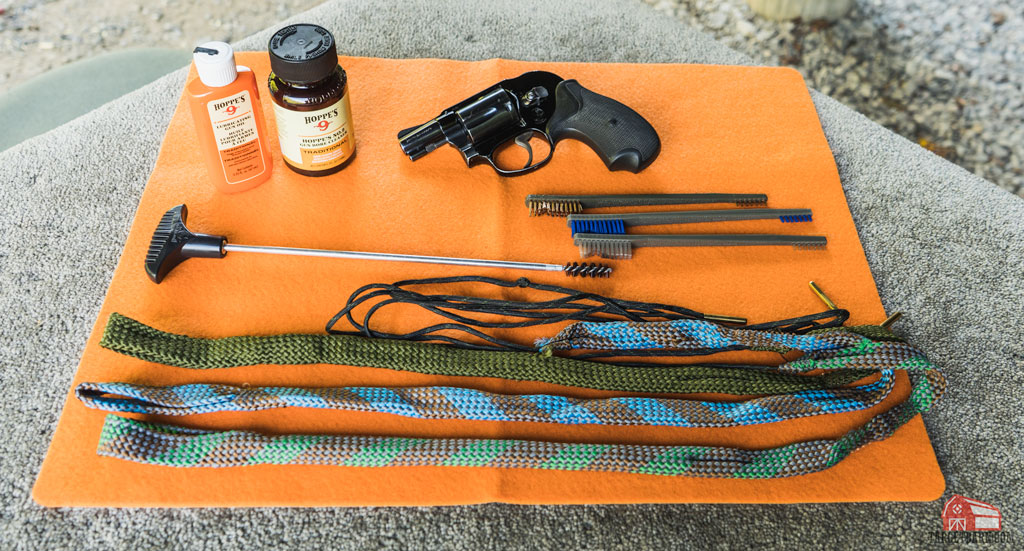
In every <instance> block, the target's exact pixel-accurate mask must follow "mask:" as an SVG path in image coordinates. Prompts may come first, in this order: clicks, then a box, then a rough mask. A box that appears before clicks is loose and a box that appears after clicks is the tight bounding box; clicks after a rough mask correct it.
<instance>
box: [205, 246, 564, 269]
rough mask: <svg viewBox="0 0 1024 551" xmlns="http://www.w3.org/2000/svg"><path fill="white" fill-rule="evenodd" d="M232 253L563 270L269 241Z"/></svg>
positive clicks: (226, 249)
mask: <svg viewBox="0 0 1024 551" xmlns="http://www.w3.org/2000/svg"><path fill="white" fill-rule="evenodd" d="M223 249H224V252H229V253H234V252H237V253H260V254H280V255H290V256H319V257H324V258H347V259H351V260H386V261H390V262H418V263H420V264H450V265H453V266H476V267H480V268H509V269H513V270H536V271H542V272H561V271H562V268H563V267H562V265H560V264H542V263H539V262H512V261H507V260H480V259H476V258H453V257H447V256H420V255H414V254H392V253H364V252H356V251H331V250H327V249H300V248H295V247H270V246H266V245H236V244H233V243H227V244H225V245H224V247H223Z"/></svg>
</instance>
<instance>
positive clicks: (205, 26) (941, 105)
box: [0, 0, 1024, 197]
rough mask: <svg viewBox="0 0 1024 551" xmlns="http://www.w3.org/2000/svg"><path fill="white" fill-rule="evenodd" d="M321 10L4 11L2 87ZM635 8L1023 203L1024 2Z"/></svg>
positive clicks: (232, 1) (727, 3) (74, 7)
mask: <svg viewBox="0 0 1024 551" xmlns="http://www.w3.org/2000/svg"><path fill="white" fill-rule="evenodd" d="M0 1H2V0H0ZM321 1H322V0H278V1H275V2H273V3H271V2H269V1H267V0H205V1H202V2H200V1H199V0H185V1H180V0H152V1H135V2H133V1H126V0H108V1H105V2H90V1H88V0H26V1H23V2H19V3H16V4H13V5H10V6H5V7H3V6H4V4H2V3H0V9H2V10H3V13H2V14H0V87H2V88H8V87H10V86H13V85H16V84H18V83H21V82H24V81H25V80H27V79H29V78H31V77H33V76H35V75H37V74H40V73H42V72H44V71H46V70H49V69H51V68H53V67H57V66H60V65H62V64H64V63H68V62H71V61H75V60H77V59H81V58H84V57H88V56H91V55H95V54H98V53H101V52H104V51H109V50H115V49H120V48H128V47H139V46H155V47H168V48H190V47H192V46H193V45H194V44H196V43H198V42H201V41H204V40H225V41H228V42H230V41H233V40H237V39H240V38H242V37H244V36H247V35H249V34H252V33H254V32H256V31H258V30H260V29H262V28H264V27H268V26H271V25H273V24H274V22H276V21H279V20H281V19H284V18H285V17H287V16H288V15H292V14H295V13H298V12H300V11H303V10H306V9H309V8H310V7H312V6H315V5H317V4H319V3H321ZM633 1H643V2H646V3H647V4H650V5H652V6H654V7H655V9H657V10H659V11H662V12H666V13H669V14H671V15H674V16H675V17H678V18H679V19H682V20H684V21H686V22H687V23H689V24H691V25H693V26H695V27H697V28H699V29H702V30H703V31H705V32H707V33H710V34H712V35H714V36H715V37H716V38H718V39H719V40H721V41H722V42H724V43H726V44H728V45H729V46H731V47H732V48H735V49H737V50H740V51H743V52H745V53H747V54H748V55H750V56H752V57H753V58H755V59H758V60H760V61H762V62H764V63H766V64H773V65H789V66H792V67H795V68H797V69H798V70H800V71H801V72H802V73H803V75H804V77H805V78H806V79H807V81H808V83H809V84H810V85H811V86H814V87H815V88H817V89H819V90H821V91H822V92H825V93H827V94H830V95H832V96H833V97H835V98H837V99H839V100H840V101H842V102H844V103H846V104H847V105H849V106H851V107H853V108H854V109H856V110H858V111H860V112H861V113H864V114H865V115H867V116H868V117H870V118H872V119H873V120H875V121H876V122H878V123H880V124H882V125H884V126H886V127H888V128H890V129H892V130H893V131H895V132H897V133H899V134H901V135H903V136H906V137H907V138H910V139H911V140H913V141H915V142H918V143H920V144H921V145H923V146H925V147H927V148H929V149H931V150H932V151H933V152H935V153H936V154H938V155H941V156H943V157H946V158H947V159H949V160H951V161H953V162H955V163H957V164H959V165H961V166H963V167H965V168H966V169H968V170H970V171H972V172H974V173H975V174H978V175H980V176H983V177H985V178H987V179H989V180H991V181H993V182H996V183H997V184H999V185H1000V186H1002V187H1003V188H1005V189H1007V190H1010V191H1011V192H1014V193H1017V194H1018V195H1020V196H1022V197H1024V3H1022V2H1021V0H974V1H973V2H970V3H949V2H945V1H943V0H858V4H857V7H856V8H855V9H854V10H853V12H851V13H850V14H849V15H848V16H847V17H846V18H844V19H842V20H841V21H839V22H836V23H834V24H830V23H827V22H823V21H812V22H800V21H786V22H775V21H770V20H767V19H764V18H762V17H760V16H757V15H755V14H754V13H753V12H751V10H750V9H749V8H748V7H747V5H746V3H745V2H744V1H743V0H633Z"/></svg>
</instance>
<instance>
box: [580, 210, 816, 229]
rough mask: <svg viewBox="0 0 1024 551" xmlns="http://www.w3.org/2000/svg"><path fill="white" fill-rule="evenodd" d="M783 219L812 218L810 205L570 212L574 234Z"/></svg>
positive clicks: (804, 219) (786, 220) (797, 220)
mask: <svg viewBox="0 0 1024 551" xmlns="http://www.w3.org/2000/svg"><path fill="white" fill-rule="evenodd" d="M772 218H778V219H779V220H780V221H781V222H811V221H812V216H811V210H810V209H727V210H689V211H679V212H631V213H621V214H570V215H569V227H570V228H572V234H573V235H576V234H577V233H603V234H623V233H626V228H627V227H632V226H657V225H662V224H692V223H697V222H724V221H729V220H770V219H772Z"/></svg>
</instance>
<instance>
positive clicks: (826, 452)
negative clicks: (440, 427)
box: [97, 315, 946, 478]
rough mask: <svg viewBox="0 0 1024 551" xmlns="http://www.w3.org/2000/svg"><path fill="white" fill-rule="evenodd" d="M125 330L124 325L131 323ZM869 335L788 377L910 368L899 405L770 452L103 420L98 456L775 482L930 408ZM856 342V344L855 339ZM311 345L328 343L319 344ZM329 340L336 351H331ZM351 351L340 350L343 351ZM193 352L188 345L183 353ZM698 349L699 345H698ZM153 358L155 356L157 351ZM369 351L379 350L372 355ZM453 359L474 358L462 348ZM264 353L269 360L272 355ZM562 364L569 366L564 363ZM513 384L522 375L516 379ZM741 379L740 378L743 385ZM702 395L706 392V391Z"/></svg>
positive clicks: (134, 343)
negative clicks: (281, 432)
mask: <svg viewBox="0 0 1024 551" xmlns="http://www.w3.org/2000/svg"><path fill="white" fill-rule="evenodd" d="M125 320H127V319H125ZM128 322H131V321H130V320H128ZM113 323H114V315H112V319H111V324H109V325H108V330H109V329H110V328H111V325H112V324H113ZM132 324H135V325H136V326H141V324H137V323H134V322H132V323H131V324H127V325H128V326H131V325H132ZM134 329H136V330H141V338H136V339H134V340H132V339H127V342H125V339H121V338H118V336H117V335H115V338H113V339H111V340H109V341H108V339H106V337H108V335H106V333H104V337H103V339H104V341H106V344H104V346H108V347H109V348H114V349H118V350H119V351H122V352H123V353H129V354H130V355H136V356H137V357H143V358H148V357H153V356H160V354H161V353H162V352H166V351H168V348H170V349H172V351H173V348H174V347H177V346H183V347H185V348H187V349H188V351H189V353H193V354H196V357H190V358H189V359H190V361H195V359H199V361H200V362H201V363H202V361H204V359H209V358H210V357H211V356H212V357H213V358H215V359H214V362H213V363H214V364H217V363H218V362H219V363H220V365H218V366H217V367H224V366H223V364H224V363H227V364H232V363H234V365H254V364H265V363H272V362H267V361H266V359H265V356H263V361H261V362H252V364H238V363H237V362H239V359H227V361H226V362H225V359H224V358H223V356H220V355H219V354H222V353H225V352H230V351H231V350H230V346H228V347H227V349H226V350H225V349H223V347H222V346H221V343H222V342H223V341H229V340H230V339H211V340H207V339H191V338H190V337H185V336H180V335H170V334H165V333H162V332H159V331H157V330H154V329H152V328H146V327H145V326H141V328H139V327H134ZM577 331H579V330H577ZM871 332H877V330H876V329H864V328H849V329H839V330H821V331H816V332H813V335H814V336H815V337H819V338H820V340H817V341H813V342H801V345H802V346H805V347H807V348H809V349H810V351H809V352H808V353H807V356H805V357H804V358H801V359H798V361H797V362H796V363H794V362H791V363H788V364H790V369H792V370H793V371H797V372H800V371H804V370H807V369H818V368H821V367H823V368H824V369H838V370H840V371H839V372H835V373H845V374H848V375H849V374H851V373H858V374H863V373H869V372H865V371H861V370H853V371H850V370H848V369H847V367H848V366H851V365H855V366H870V369H872V370H882V371H883V373H885V371H886V370H890V369H906V370H908V375H909V378H910V384H911V390H910V395H909V397H908V398H907V399H906V400H905V401H903V402H902V404H900V405H898V406H896V407H894V408H892V409H891V410H889V411H887V412H885V413H883V414H880V415H877V416H874V417H873V418H871V419H870V420H868V422H867V423H865V424H864V425H862V426H860V427H858V428H855V429H853V430H851V431H849V432H848V433H846V434H845V435H843V436H842V437H840V438H838V439H834V440H833V439H824V440H813V441H807V442H797V443H792V444H787V446H783V447H779V448H774V449H769V450H757V451H751V450H738V449H731V448H720V447H672V446H668V447H667V446H637V444H594V443H560V442H543V441H530V440H500V439H496V440H484V439H451V438H440V439H428V438H397V437H384V436H325V435H285V436H265V435H260V434H257V433H252V432H242V431H219V432H218V431H201V430H194V429H181V428H177V427H173V426H167V425H158V424H151V423H143V422H139V421H134V420H131V419H124V418H120V417H117V416H114V415H109V416H108V418H106V421H105V422H104V427H103V432H102V435H101V438H100V442H99V447H98V449H97V453H98V454H100V455H103V456H110V457H116V458H121V459H126V460H129V461H135V462H140V463H150V464H160V465H170V466H181V467H225V466H243V465H253V464H266V463H270V464H278V465H287V464H314V465H344V466H367V467H384V466H421V465H422V466H464V467H470V466H472V467H498V468H538V469H558V470H587V471H606V472H632V473H647V474H663V475H684V476H702V477H735V478H776V477H785V476H794V475H799V474H807V473H811V472H816V471H820V470H823V469H826V468H828V467H830V466H833V465H835V464H837V463H839V462H840V461H842V460H843V459H844V458H846V457H847V456H849V455H850V454H851V453H852V452H853V451H854V450H857V449H859V448H860V447H862V446H865V444H867V443H869V442H871V441H878V440H883V439H885V438H888V437H889V436H891V435H892V434H893V432H895V430H896V429H898V428H899V427H900V426H902V425H903V424H905V423H906V422H908V421H909V420H910V419H912V418H913V417H914V416H915V415H918V414H919V413H922V412H924V411H927V410H928V409H930V408H931V407H932V406H933V405H934V404H935V402H936V400H938V399H939V397H940V396H941V395H942V393H943V392H944V390H945V384H946V383H945V379H944V378H943V377H942V375H941V373H939V371H938V370H937V369H935V368H934V366H932V365H931V364H929V363H928V361H927V358H925V357H924V356H923V354H921V353H920V351H918V350H916V349H913V348H912V347H909V346H893V345H899V344H901V343H900V341H899V340H898V339H895V338H893V337H892V336H891V335H887V334H882V338H880V339H878V340H872V339H871V335H870V333H871ZM122 336H123V335H122ZM858 336H859V337H862V338H861V339H858V338H857V337H858ZM310 337H314V336H310V335H283V336H278V337H245V338H241V339H247V340H248V339H270V343H271V344H273V345H275V346H282V345H284V346H285V347H286V348H290V347H294V346H302V345H304V344H308V343H309V338H310ZM560 337H564V335H560ZM732 337H733V338H734V340H737V339H736V338H737V337H743V336H742V335H740V336H737V335H732ZM720 339H721V340H720V341H719V342H717V343H713V346H735V345H736V344H735V342H729V341H728V340H727V339H725V338H724V337H720ZM367 340H372V339H367ZM313 342H319V343H321V344H328V343H324V342H321V341H313ZM389 342H390V341H389ZM553 342H558V343H560V344H561V343H564V342H565V339H562V340H559V339H555V340H554V341H553ZM737 342H738V341H737ZM236 343H237V341H232V342H231V343H230V344H231V345H232V346H237V345H238V344H236ZM245 344H246V342H243V345H245ZM249 344H252V342H249ZM263 344H265V343H264V342H263V341H258V340H257V341H255V346H256V347H259V346H261V345H263ZM330 344H331V345H334V344H335V343H333V342H332V343H330ZM353 344H354V343H347V346H352V345H353ZM403 344H409V343H403ZM190 345H195V346H191V347H190ZM354 345H355V346H358V345H357V344H354ZM699 345H700V346H703V347H706V348H707V347H708V344H707V343H703V344H699ZM739 345H740V346H744V347H749V346H750V344H749V343H746V342H740V343H739ZM760 345H763V346H769V347H779V348H785V349H793V348H790V347H788V346H790V344H788V343H781V342H778V341H770V342H764V343H761V344H760ZM424 347H425V345H419V347H418V348H413V349H411V350H412V354H413V355H414V356H417V355H418V356H421V357H422V356H423V355H429V354H430V353H431V351H430V350H426V349H425V348H424ZM325 348H327V347H325ZM732 349H735V348H732ZM155 351H156V352H157V353H156V354H154V352H155ZM266 351H267V350H265V349H260V350H259V352H260V353H263V352H266ZM269 351H271V352H273V348H272V347H271V348H270V349H269ZM286 351H287V350H286ZM346 351H348V352H351V349H346ZM243 352H244V350H243ZM323 352H324V350H316V351H315V353H323ZM376 352H378V353H380V350H377V351H376ZM459 352H460V353H466V352H471V351H467V350H459ZM315 353H314V354H312V355H311V356H307V357H306V359H310V358H311V357H316V356H315ZM495 354H498V353H496V352H490V353H487V354H486V355H484V356H483V357H482V358H479V357H478V358H475V359H488V358H489V357H490V356H493V355H495ZM509 354H511V352H509ZM171 355H173V353H172V354H171ZM356 355H358V354H356ZM525 355H526V356H529V357H532V358H535V361H536V359H537V358H540V361H541V362H543V363H549V362H551V363H558V362H562V361H567V358H559V357H549V358H542V357H541V356H540V355H539V354H525ZM146 356H148V357H146ZM255 357H260V356H258V355H257V356H255ZM271 357H274V358H276V356H271ZM430 357H431V361H436V359H437V357H436V356H430ZM252 359H253V356H246V358H245V361H252ZM447 359H462V361H465V359H466V357H465V356H462V357H459V358H454V357H449V358H447ZM374 361H375V362H380V361H381V358H380V357H376V358H374ZM569 362H571V361H569ZM800 362H803V364H800ZM305 363H324V362H305ZM581 364H583V365H585V366H586V365H588V364H589V363H581ZM892 364H896V365H897V367H893V366H891V365H892ZM349 365H355V364H349ZM527 365H528V364H527ZM565 365H566V366H570V367H571V366H574V365H573V364H571V363H570V364H565ZM598 366H604V367H611V368H622V367H621V366H606V365H601V364H598ZM387 367H391V366H387ZM577 367H579V366H577ZM398 369H401V368H398ZM705 369H711V368H705ZM471 371H472V370H471ZM477 371H478V370H477ZM718 371H719V373H718V374H719V375H722V374H728V375H736V374H742V375H745V376H750V375H753V376H757V377H760V376H764V375H783V374H773V373H769V372H764V371H759V370H752V369H731V370H721V369H719V370H718ZM488 373H492V374H490V375H485V376H495V375H494V372H488ZM651 373H654V374H657V373H664V371H663V370H662V369H655V370H648V369H642V370H637V369H635V368H631V369H629V372H628V373H623V374H618V375H620V376H625V377H626V380H630V379H633V378H635V377H637V375H638V374H651ZM548 375H551V374H550V373H549V374H548ZM556 376H557V374H556ZM792 376H793V377H797V378H798V379H808V380H813V379H817V378H816V377H806V376H800V375H792ZM514 378H516V379H521V378H522V377H521V376H519V377H514ZM746 381H748V382H749V381H750V379H748V380H746ZM605 382H606V381H605ZM694 391H696V390H694ZM701 391H709V390H707V388H705V389H703V390H701Z"/></svg>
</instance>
